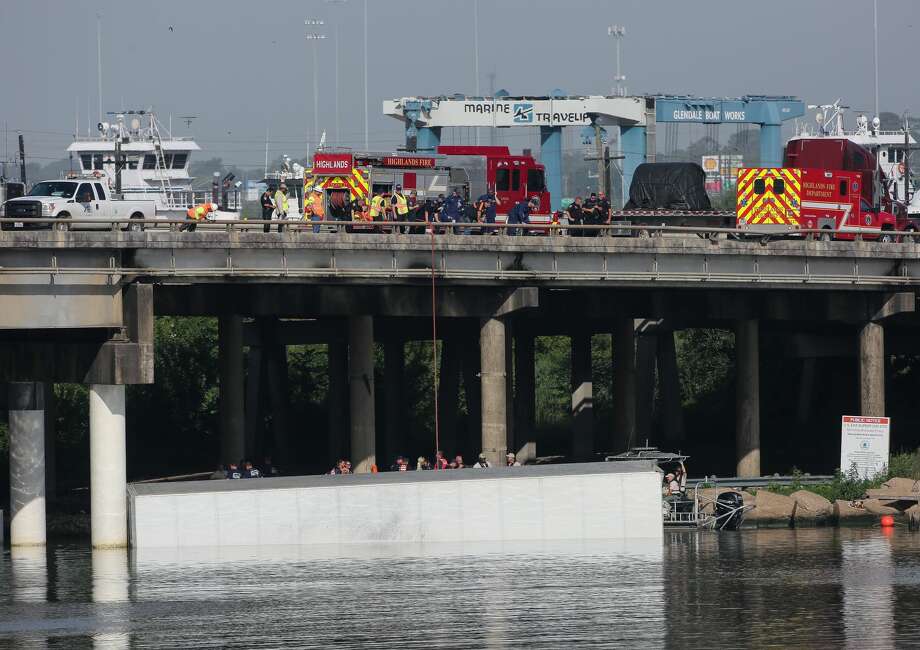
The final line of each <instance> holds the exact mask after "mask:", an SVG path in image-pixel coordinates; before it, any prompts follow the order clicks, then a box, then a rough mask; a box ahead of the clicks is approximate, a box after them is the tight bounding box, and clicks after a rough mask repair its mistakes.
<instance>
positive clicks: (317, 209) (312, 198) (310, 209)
mask: <svg viewBox="0 0 920 650" xmlns="http://www.w3.org/2000/svg"><path fill="white" fill-rule="evenodd" d="M304 191H305V192H307V193H308V195H307V196H305V197H304V206H303V212H304V219H309V220H310V221H312V222H313V232H315V233H319V228H320V226H319V222H320V221H323V220H324V219H325V218H326V206H325V204H324V203H323V198H324V197H323V191H322V190H321V189H319V188H318V187H316V186H315V185H314V186H310V187H307V188H305V189H304Z"/></svg>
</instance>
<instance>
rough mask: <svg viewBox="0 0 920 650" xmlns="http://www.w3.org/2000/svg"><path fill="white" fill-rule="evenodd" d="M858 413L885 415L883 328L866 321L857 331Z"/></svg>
mask: <svg viewBox="0 0 920 650" xmlns="http://www.w3.org/2000/svg"><path fill="white" fill-rule="evenodd" d="M859 402H860V415H866V416H875V417H881V416H884V415H885V330H884V328H883V327H882V325H881V324H880V323H871V322H870V323H866V324H865V325H863V327H862V329H861V330H860V331H859Z"/></svg>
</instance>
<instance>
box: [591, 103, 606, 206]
mask: <svg viewBox="0 0 920 650" xmlns="http://www.w3.org/2000/svg"><path fill="white" fill-rule="evenodd" d="M602 131H603V129H602V128H601V125H600V124H598V123H597V119H596V118H595V120H594V150H595V152H596V154H597V193H598V194H600V193H601V192H603V191H604V185H605V183H604V177H605V176H606V175H607V161H606V160H605V159H604V141H603V140H602V139H601V132H602Z"/></svg>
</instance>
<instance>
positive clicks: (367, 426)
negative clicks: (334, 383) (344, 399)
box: [348, 316, 377, 474]
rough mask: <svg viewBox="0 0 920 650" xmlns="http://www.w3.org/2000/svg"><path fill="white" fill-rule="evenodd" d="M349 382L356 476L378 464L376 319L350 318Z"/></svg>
mask: <svg viewBox="0 0 920 650" xmlns="http://www.w3.org/2000/svg"><path fill="white" fill-rule="evenodd" d="M348 383H349V397H350V402H349V406H350V411H351V461H352V466H353V469H354V471H355V473H357V474H365V473H367V472H370V471H371V466H372V465H374V464H376V462H377V450H376V431H375V420H374V403H375V402H374V319H373V317H371V316H352V317H351V318H349V319H348Z"/></svg>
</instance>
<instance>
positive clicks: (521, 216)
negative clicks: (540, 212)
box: [508, 198, 537, 236]
mask: <svg viewBox="0 0 920 650" xmlns="http://www.w3.org/2000/svg"><path fill="white" fill-rule="evenodd" d="M536 207H537V201H536V199H535V198H534V199H530V200H529V201H518V202H517V203H515V204H514V207H513V208H511V210H509V211H508V223H509V224H515V223H521V224H523V223H529V222H530V211H531V210H533V209H534V208H536ZM521 232H523V229H521V230H520V231H519V230H518V229H517V228H508V234H509V235H512V236H514V235H519V234H520V233H521Z"/></svg>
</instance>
